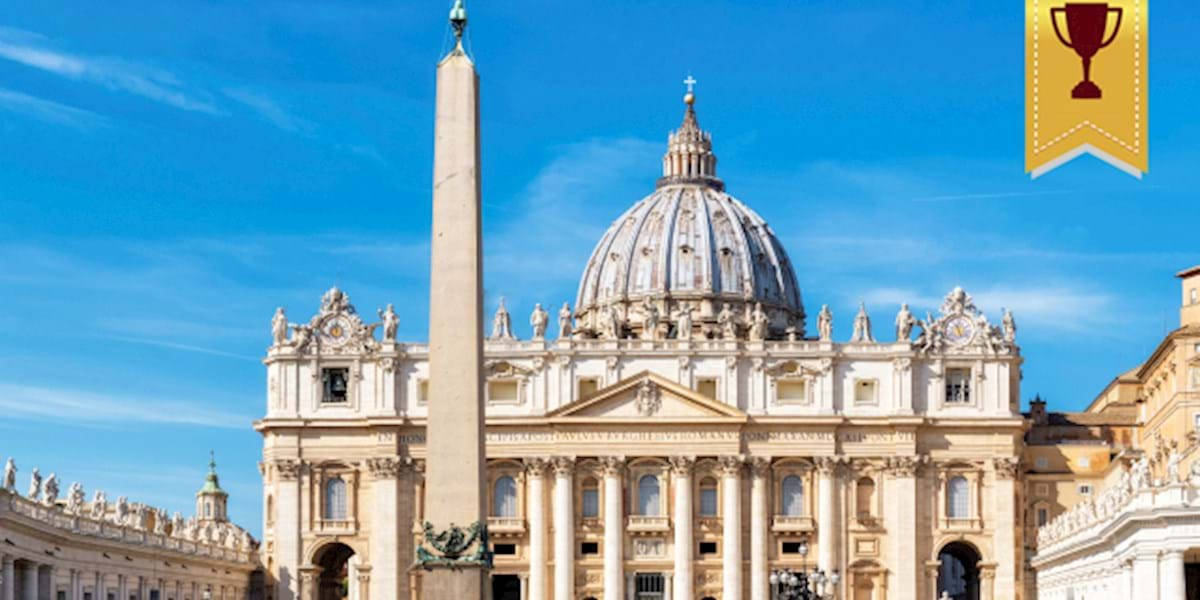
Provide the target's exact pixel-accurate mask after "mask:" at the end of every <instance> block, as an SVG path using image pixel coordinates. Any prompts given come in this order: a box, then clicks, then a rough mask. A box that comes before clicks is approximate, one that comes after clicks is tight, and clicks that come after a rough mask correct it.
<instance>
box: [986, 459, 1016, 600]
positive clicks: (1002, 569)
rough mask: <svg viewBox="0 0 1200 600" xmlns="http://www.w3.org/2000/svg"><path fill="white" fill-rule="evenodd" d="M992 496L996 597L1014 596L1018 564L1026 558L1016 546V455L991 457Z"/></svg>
mask: <svg viewBox="0 0 1200 600" xmlns="http://www.w3.org/2000/svg"><path fill="white" fill-rule="evenodd" d="M992 467H993V474H994V476H995V478H994V481H992V494H993V496H992V498H993V502H994V509H995V510H994V511H993V514H992V518H993V519H995V522H994V523H993V524H992V525H993V527H994V528H995V531H996V534H995V538H994V539H995V541H996V558H995V561H996V576H995V579H994V580H993V583H992V585H993V586H994V590H995V595H994V597H995V598H1014V597H1016V593H1017V568H1018V566H1019V565H1020V564H1021V563H1022V562H1024V561H1023V560H1022V557H1021V556H1020V555H1019V554H1018V548H1017V537H1016V536H1017V510H1019V509H1018V508H1017V506H1016V501H1015V498H1016V489H1015V488H1016V478H1017V470H1018V468H1019V462H1018V459H1017V458H1015V457H1006V458H997V459H995V460H993V461H992Z"/></svg>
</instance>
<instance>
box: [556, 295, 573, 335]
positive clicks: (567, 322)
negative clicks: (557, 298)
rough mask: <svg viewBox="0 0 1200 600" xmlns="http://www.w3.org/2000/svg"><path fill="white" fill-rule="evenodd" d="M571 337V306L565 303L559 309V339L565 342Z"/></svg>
mask: <svg viewBox="0 0 1200 600" xmlns="http://www.w3.org/2000/svg"><path fill="white" fill-rule="evenodd" d="M569 337H571V305H570V304H568V303H566V302H563V305H562V308H560V309H558V339H560V340H565V339H567V338H569Z"/></svg>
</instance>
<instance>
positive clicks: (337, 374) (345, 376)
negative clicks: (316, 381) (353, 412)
mask: <svg viewBox="0 0 1200 600" xmlns="http://www.w3.org/2000/svg"><path fill="white" fill-rule="evenodd" d="M349 381H350V370H349V369H345V368H330V369H321V382H322V385H323V387H324V393H323V394H322V395H321V402H324V403H325V404H340V403H343V402H345V401H346V398H347V390H348V388H349V386H350V383H349Z"/></svg>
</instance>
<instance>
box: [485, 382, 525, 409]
mask: <svg viewBox="0 0 1200 600" xmlns="http://www.w3.org/2000/svg"><path fill="white" fill-rule="evenodd" d="M520 390H521V386H520V384H519V383H518V382H516V381H489V382H488V384H487V394H488V395H487V399H488V402H490V403H492V404H520V403H521V397H520V395H519V394H520Z"/></svg>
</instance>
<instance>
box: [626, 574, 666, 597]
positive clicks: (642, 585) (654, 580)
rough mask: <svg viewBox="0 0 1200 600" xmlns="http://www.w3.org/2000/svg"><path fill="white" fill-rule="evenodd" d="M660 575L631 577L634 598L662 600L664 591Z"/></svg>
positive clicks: (636, 575)
mask: <svg viewBox="0 0 1200 600" xmlns="http://www.w3.org/2000/svg"><path fill="white" fill-rule="evenodd" d="M665 587H666V586H665V584H664V582H663V575H662V573H636V574H634V576H633V589H634V598H636V599H637V600H662V598H663V590H664V589H665Z"/></svg>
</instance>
